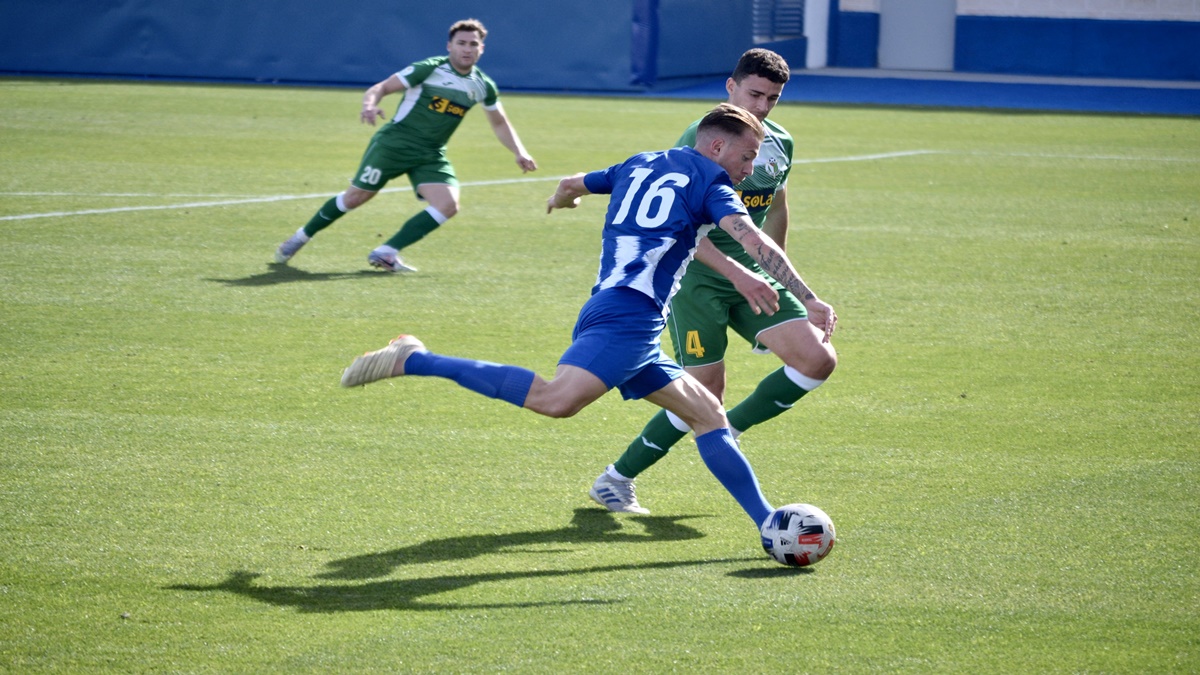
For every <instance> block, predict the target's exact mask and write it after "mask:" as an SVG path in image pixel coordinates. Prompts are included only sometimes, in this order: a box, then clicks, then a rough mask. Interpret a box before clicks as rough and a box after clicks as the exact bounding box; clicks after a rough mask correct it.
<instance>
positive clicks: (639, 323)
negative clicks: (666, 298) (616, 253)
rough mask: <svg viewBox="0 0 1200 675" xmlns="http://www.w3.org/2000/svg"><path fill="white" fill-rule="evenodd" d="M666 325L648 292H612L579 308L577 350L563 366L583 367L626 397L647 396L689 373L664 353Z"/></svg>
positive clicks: (574, 338)
mask: <svg viewBox="0 0 1200 675" xmlns="http://www.w3.org/2000/svg"><path fill="white" fill-rule="evenodd" d="M665 324H666V321H665V320H664V319H663V311H662V308H661V307H659V306H658V304H657V303H656V302H654V300H653V299H651V298H650V297H649V296H648V295H646V294H645V293H642V292H641V291H635V290H633V289H632V288H626V287H623V286H618V287H615V288H606V289H604V290H602V291H600V292H599V293H596V294H595V295H593V296H592V297H591V298H590V299H589V300H588V301H587V302H586V303H584V305H583V309H581V310H579V319H578V320H577V321H576V322H575V330H574V332H573V333H572V335H571V339H572V342H571V346H570V347H567V351H566V352H565V353H563V355H562V358H561V359H559V360H558V363H559V365H568V366H577V367H579V368H583V369H584V370H586V371H588V372H589V373H591V374H593V375H595V376H596V377H598V378H600V380H601V381H602V382H604V384H606V385H608V387H609V388H610V389H611V388H613V387H616V388H617V389H618V390H619V391H620V392H621V396H624V397H625V398H626V399H633V398H643V397H645V396H647V395H649V394H653V393H654V392H656V391H658V390H659V389H662V388H663V387H665V386H667V385H668V384H670V383H671V381H672V380H674V379H675V378H677V377H680V376H681V375H683V369H682V368H680V367H679V365H678V364H676V363H675V362H674V361H672V360H671V359H670V358H668V357H667V355H666V354H664V353H663V350H662V343H661V342H660V338H661V336H662V331H663V328H664V326H665Z"/></svg>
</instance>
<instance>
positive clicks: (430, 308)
mask: <svg viewBox="0 0 1200 675" xmlns="http://www.w3.org/2000/svg"><path fill="white" fill-rule="evenodd" d="M504 101H505V106H506V109H507V111H508V113H509V115H510V117H511V118H512V119H513V121H514V123H515V125H516V126H517V129H518V130H519V132H520V134H521V136H522V137H523V139H524V141H525V143H526V144H527V146H528V147H529V149H530V151H531V152H532V154H533V155H534V156H535V157H536V158H537V160H538V161H539V163H540V165H541V169H540V170H539V171H538V172H536V173H534V174H529V175H521V174H520V173H519V171H518V169H517V168H516V165H515V163H514V162H513V161H512V158H511V156H510V155H509V153H508V152H507V151H505V150H504V149H503V148H502V147H501V146H500V144H499V143H497V142H496V141H495V139H494V138H493V137H492V135H491V133H490V131H489V130H488V129H487V125H486V124H485V123H484V122H483V118H482V114H479V113H476V114H473V115H470V116H469V117H468V119H467V120H466V121H465V122H464V124H463V128H462V129H460V131H459V133H458V135H457V136H456V137H455V138H454V140H453V141H452V143H451V146H450V155H451V158H452V160H453V161H454V163H455V165H456V167H457V169H458V172H459V176H460V178H461V180H462V181H463V182H464V188H463V200H462V201H463V205H462V212H461V213H460V215H459V216H458V217H456V218H455V219H454V220H453V221H451V223H450V224H448V225H447V226H445V227H444V228H442V229H441V230H439V231H437V232H435V233H434V234H433V235H432V236H431V237H430V238H428V239H426V240H425V241H423V242H421V243H419V244H418V245H417V246H415V247H413V248H412V249H410V250H409V251H408V252H406V256H405V257H406V259H407V260H408V261H409V262H411V263H413V264H414V265H416V266H417V267H419V268H420V270H421V271H420V273H419V274H415V275H407V276H393V275H386V274H382V273H378V272H375V271H372V270H370V269H369V268H368V267H367V266H366V254H367V253H368V251H369V250H370V249H371V248H372V247H374V246H375V245H376V244H377V243H378V242H379V241H380V240H381V238H383V237H387V236H389V235H390V234H391V233H392V232H394V231H395V230H396V229H397V228H398V227H399V226H400V224H401V223H402V222H403V221H404V220H405V219H406V218H408V217H409V215H411V214H412V213H414V212H415V211H416V210H417V209H418V208H419V206H418V203H417V202H416V201H415V200H414V199H413V196H412V193H411V192H410V191H408V190H407V183H406V182H404V181H400V182H397V183H395V184H394V185H393V186H392V187H394V188H397V189H395V190H393V191H390V192H388V193H386V194H382V195H380V196H379V197H378V198H377V199H376V200H375V201H374V202H372V203H370V204H369V205H367V206H366V207H364V208H363V209H362V210H361V211H358V212H355V213H353V214H351V215H349V216H348V217H346V218H344V219H342V220H341V221H339V222H338V223H337V224H336V225H335V226H333V227H332V228H330V229H328V230H326V231H325V232H323V233H322V234H321V235H320V236H318V237H317V238H316V239H315V240H314V241H313V242H312V243H311V244H310V245H309V246H308V247H307V248H305V249H304V250H303V251H302V252H301V253H300V254H299V255H298V256H297V257H296V258H295V259H294V260H293V264H292V266H291V267H290V268H287V269H282V270H280V269H272V268H271V267H270V266H268V264H267V263H268V261H269V260H270V258H271V254H272V251H273V250H274V248H275V246H276V245H278V243H279V242H280V241H282V240H283V239H284V238H286V237H287V236H288V235H289V234H291V233H292V232H293V231H295V230H296V228H298V227H299V226H301V225H302V224H304V222H305V221H306V220H307V219H308V218H309V216H310V215H311V214H312V213H313V212H314V211H315V210H316V209H317V208H318V207H319V206H320V204H321V203H322V202H323V200H324V199H326V198H328V197H329V196H330V195H333V194H335V193H336V192H337V191H339V190H341V189H342V188H343V186H344V185H345V183H346V181H347V179H348V178H349V174H350V172H352V171H353V169H354V168H355V167H356V166H357V162H358V158H359V156H360V153H361V152H362V150H363V148H364V147H365V145H366V142H367V140H368V138H369V136H370V133H371V129H370V128H368V127H364V126H362V125H361V124H359V122H358V107H359V92H357V91H353V90H325V89H290V88H278V87H264V88H252V87H207V86H183V85H167V84H120V83H106V82H95V81H63V82H59V81H41V80H0V157H2V158H3V159H2V161H0V314H2V321H0V357H2V361H3V367H0V438H2V439H3V453H2V454H0V485H2V487H0V534H2V535H3V545H0V671H11V672H49V671H55V672H71V671H119V672H204V671H220V672H264V671H288V672H291V671H314V672H346V671H359V672H363V671H380V670H384V671H403V672H433V671H452V672H490V671H518V672H530V671H533V672H538V671H547V672H548V671H554V672H583V671H589V672H602V673H605V672H609V673H618V672H665V671H674V670H680V671H683V670H694V671H699V672H739V673H741V672H764V673H765V672H779V671H782V672H786V671H801V672H863V671H876V672H947V673H960V672H972V671H973V672H1010V671H1022V672H1196V671H1198V670H1200V609H1198V608H1200V579H1198V571H1200V565H1198V564H1197V559H1198V557H1200V556H1198V554H1200V488H1198V487H1197V486H1198V484H1200V452H1198V450H1200V442H1198V440H1200V438H1198V433H1197V430H1198V429H1200V426H1198V422H1200V376H1198V373H1200V350H1198V349H1197V346H1196V335H1197V332H1198V330H1200V228H1198V225H1200V120H1198V119H1196V118H1160V117H1123V116H1102V115H1055V114H1034V113H990V112H981V111H945V110H921V109H882V108H853V107H824V106H796V105H783V106H780V107H779V108H777V109H776V111H775V112H774V114H773V118H774V119H776V120H777V121H779V122H780V123H782V124H783V125H785V126H786V127H787V128H788V129H790V130H791V131H792V133H793V134H794V135H795V137H796V142H797V148H798V150H797V162H796V165H795V168H794V170H793V172H792V174H791V179H790V184H789V193H790V194H789V198H790V199H789V204H790V207H791V210H792V214H793V221H792V222H793V225H792V233H791V237H790V241H789V249H790V253H791V256H792V258H793V260H795V261H796V262H797V265H798V267H799V268H800V270H801V272H802V274H803V275H804V276H805V278H806V280H807V281H808V282H809V283H810V284H811V285H812V286H813V287H814V289H815V290H816V291H817V292H818V293H819V294H820V295H821V296H822V297H823V298H825V299H826V300H828V301H829V302H831V303H832V304H833V305H834V306H835V307H836V308H837V310H838V313H839V316H840V319H841V321H840V327H839V330H838V332H837V334H836V335H835V342H836V346H837V348H838V351H839V354H840V358H841V361H840V365H839V367H838V370H837V372H836V373H835V374H834V376H833V378H832V379H831V380H830V381H829V382H828V384H827V385H826V386H825V387H823V388H822V389H820V390H818V391H817V392H816V393H814V394H813V395H812V396H811V397H809V398H807V399H805V400H804V401H802V402H801V403H800V404H798V405H797V407H796V408H795V409H794V410H793V411H791V412H789V413H788V414H787V415H785V416H783V417H781V418H779V419H777V420H775V421H773V422H771V423H769V424H766V425H763V426H761V427H758V428H755V429H753V430H752V431H751V432H750V433H748V434H746V435H745V436H744V437H743V448H744V450H745V452H746V454H747V456H748V457H749V458H750V459H751V461H752V462H753V464H754V466H755V468H756V470H757V472H758V475H759V478H760V480H761V482H762V484H763V488H764V490H765V492H766V494H767V495H768V497H769V498H770V499H771V500H772V501H773V502H774V503H776V504H783V503H787V502H793V501H805V502H811V503H813V504H817V505H819V506H820V507H822V508H823V509H825V510H826V511H827V512H828V513H829V514H830V515H831V516H832V517H833V519H834V521H835V522H836V523H837V526H838V533H839V541H838V545H837V548H836V550H834V552H833V553H832V554H831V555H830V557H829V558H827V559H826V560H824V561H823V562H821V563H820V564H818V565H816V566H815V567H812V568H809V569H807V570H803V571H799V572H797V571H793V570H789V569H785V568H783V567H781V566H779V565H776V564H775V563H773V562H770V561H769V560H768V559H767V558H766V556H765V555H764V554H763V552H762V551H761V549H760V548H759V546H758V542H757V540H756V533H755V531H754V530H753V528H752V527H751V524H750V522H749V521H748V519H747V518H746V517H745V516H744V515H743V514H742V512H741V511H740V510H739V509H738V507H737V505H736V504H735V503H734V502H733V500H732V499H731V498H729V496H728V495H727V494H725V493H724V492H723V491H722V490H721V489H720V487H719V486H718V485H717V483H716V481H715V480H713V479H712V477H711V476H710V475H709V474H708V472H707V471H706V469H705V468H704V466H703V464H702V463H701V462H700V461H699V460H698V458H697V456H696V453H695V448H694V446H693V445H692V444H691V442H690V441H687V442H684V443H682V444H680V445H679V446H678V447H677V448H676V449H675V450H674V451H673V452H672V453H671V455H670V456H668V457H667V458H666V459H665V460H663V462H662V463H660V464H659V465H658V466H656V467H655V468H654V469H652V470H651V471H649V472H647V473H646V474H645V475H643V477H642V478H641V479H640V480H639V492H640V496H641V498H642V501H643V504H644V505H646V506H647V507H649V508H650V509H651V510H652V511H653V515H651V516H649V517H615V516H612V515H610V514H608V513H607V512H604V511H602V510H600V509H599V508H598V507H596V506H594V505H592V504H591V503H590V502H589V501H588V499H587V494H586V491H587V488H588V486H589V485H590V483H591V481H592V479H593V478H594V477H595V476H596V475H597V473H598V472H599V471H600V470H601V469H603V467H604V466H605V464H607V463H608V462H610V461H612V460H614V459H615V458H616V457H617V456H618V455H619V454H620V452H621V451H622V450H623V449H624V447H625V445H626V444H627V443H628V442H629V441H630V439H631V438H632V437H633V436H634V434H636V433H637V432H638V431H639V430H640V429H641V426H642V424H643V423H644V422H645V420H646V419H647V418H648V417H649V416H650V414H651V413H652V408H651V406H650V405H649V404H646V403H643V402H633V403H630V402H623V401H621V400H620V398H619V396H617V395H616V394H610V395H609V396H606V397H605V398H603V399H601V400H600V401H599V402H598V403H597V404H595V405H594V406H592V407H590V408H588V409H587V410H585V411H584V412H583V413H581V414H580V415H579V416H578V417H576V418H574V419H570V420H548V419H543V418H540V417H537V416H536V415H533V414H531V413H528V412H526V411H522V410H518V409H516V408H514V407H512V406H509V405H507V404H505V403H501V402H498V401H491V400H488V399H484V398H482V397H479V396H477V395H474V394H472V393H470V392H467V391H465V390H462V389H459V388H458V387H456V386H454V385H453V384H451V383H449V382H446V381H441V380H432V379H416V378H415V379H413V380H393V381H390V382H386V383H382V384H377V385H372V386H371V387H366V388H363V389H356V390H343V389H341V388H340V387H339V386H338V378H339V375H340V373H341V370H342V368H343V367H345V366H346V365H347V364H348V363H349V362H350V361H351V360H352V359H353V358H354V356H356V355H357V354H358V353H361V352H362V351H364V350H367V349H374V348H376V347H378V346H380V345H382V344H384V343H385V342H386V341H387V340H388V339H390V338H392V337H394V336H395V335H396V334H397V333H400V332H409V333H414V334H416V335H419V336H420V337H421V338H422V339H424V340H425V342H426V343H427V344H428V345H429V346H430V347H431V348H433V349H435V350H439V351H442V352H444V353H449V354H455V355H462V356H472V357H476V358H485V359H490V360H495V361H502V362H508V363H515V364H518V365H522V366H526V367H529V368H533V369H535V370H537V371H538V372H540V373H542V374H543V375H550V374H551V373H552V372H553V368H554V364H555V362H556V359H557V357H558V355H559V354H560V353H561V351H562V350H563V348H565V346H566V345H567V343H568V340H569V334H570V329H571V325H572V323H573V321H574V317H575V313H576V311H577V310H578V308H579V306H580V305H581V303H582V302H583V300H584V299H585V298H586V296H587V293H588V290H589V288H590V286H591V283H592V281H593V278H594V275H595V272H596V260H597V254H598V241H599V239H598V232H599V225H600V222H601V218H602V212H603V209H604V206H605V200H604V199H603V198H602V197H593V198H591V199H590V200H587V201H586V204H585V205H584V206H583V207H581V208H580V209H578V210H576V211H570V212H556V213H554V214H552V215H549V216H547V215H546V214H545V208H544V206H545V204H544V202H545V198H546V197H547V196H549V194H550V193H551V192H552V190H553V187H554V180H555V178H556V177H559V176H563V175H568V174H571V173H574V172H576V171H582V170H589V169H595V168H601V167H604V166H607V165H609V164H611V163H614V162H616V161H619V160H622V159H624V158H625V157H626V156H628V155H630V154H632V153H634V152H636V151H640V150H647V149H657V148H661V147H665V146H667V145H669V144H670V143H671V142H673V141H674V140H675V139H676V138H677V137H678V134H679V132H680V130H682V129H683V128H684V127H685V126H686V125H687V124H688V123H689V122H691V121H692V120H693V119H695V118H696V117H698V116H699V115H700V114H701V113H702V112H703V111H704V110H706V109H707V108H708V107H710V104H711V103H715V102H704V101H661V100H645V99H637V98H613V99H604V98H570V97H542V96H523V95H508V96H506V97H505V99H504ZM394 104H395V101H392V102H391V103H389V107H391V106H393V105H394ZM776 363H777V362H776V360H775V359H774V358H773V357H763V356H755V355H753V354H750V353H749V350H748V349H745V348H743V347H742V346H741V345H739V346H737V347H736V348H735V349H734V350H733V351H732V352H731V353H730V355H729V358H728V368H729V373H730V386H729V394H728V398H729V400H730V401H731V402H736V401H738V400H740V399H741V398H742V397H744V396H745V395H746V394H747V393H748V392H749V391H750V390H751V388H752V387H753V386H754V385H755V384H756V383H757V382H758V380H759V379H760V378H761V377H763V376H764V375H765V374H766V373H767V372H769V371H770V370H772V369H774V368H775V367H776Z"/></svg>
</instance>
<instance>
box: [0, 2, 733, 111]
mask: <svg viewBox="0 0 1200 675" xmlns="http://www.w3.org/2000/svg"><path fill="white" fill-rule="evenodd" d="M697 3H699V4H700V7H699V8H698V9H697V7H696V5H697ZM750 4H751V0H603V1H602V2H585V1H581V0H575V1H574V2H570V3H569V6H568V3H566V2H559V3H549V4H548V3H546V2H543V1H542V0H507V1H505V2H496V1H495V0H457V1H456V2H453V3H429V2H416V1H414V0H391V1H390V2H379V1H375V2H367V3H346V2H344V1H339V2H334V1H332V0H253V1H252V2H248V1H246V0H203V1H198V0H91V1H84V0H0V72H5V73H17V74H28V75H64V74H71V75H94V76H109V77H153V78H182V79H193V78H194V79H211V80H222V81H250V82H285V83H317V84H351V85H366V84H370V83H374V82H377V81H379V80H381V79H383V78H385V77H387V76H388V75H389V74H391V73H392V72H395V71H396V70H399V69H400V68H402V67H404V66H405V65H407V64H408V63H410V62H412V61H414V60H417V59H419V58H424V57H426V56H432V55H435V54H444V53H445V50H446V40H447V35H446V30H447V29H448V28H449V27H450V24H451V23H453V22H454V21H455V20H458V19H462V18H466V17H475V18H478V19H480V20H481V21H483V22H484V24H485V25H486V26H487V27H488V30H489V36H488V40H487V50H486V53H485V54H484V57H483V60H482V61H481V62H480V65H481V67H482V68H483V69H484V70H485V71H486V72H487V73H488V74H489V75H491V76H492V77H493V78H494V79H495V80H496V81H497V82H498V83H499V84H500V86H501V88H505V89H512V88H520V89H550V90H599V91H605V90H636V89H643V88H645V87H644V86H642V85H639V84H635V83H634V80H635V73H634V71H635V66H636V68H637V70H638V71H639V73H640V77H642V78H643V79H646V75H649V78H648V79H649V81H648V82H643V84H653V83H654V82H655V80H656V79H664V80H665V79H668V78H686V77H691V76H700V75H705V76H707V75H711V74H712V73H726V72H728V71H729V69H730V68H731V67H732V64H733V62H734V61H736V59H737V57H738V55H740V54H741V53H742V51H744V50H746V49H748V48H749V47H751V46H752V44H751V42H752V36H751V24H750V13H749V8H750ZM635 6H638V7H639V10H640V11H642V12H643V13H646V12H649V14H650V18H651V20H654V19H657V20H658V22H659V23H658V26H657V27H656V30H654V31H653V34H652V35H649V36H647V35H645V34H642V35H640V36H639V39H640V40H641V43H640V44H639V45H638V48H639V49H640V55H639V58H642V59H650V61H649V62H648V63H644V62H643V63H636V64H635V63H634V55H635V51H636V50H635V41H634V34H635V31H634V28H633V18H634V9H635ZM647 38H648V39H649V40H650V41H649V42H647V41H646V40H647Z"/></svg>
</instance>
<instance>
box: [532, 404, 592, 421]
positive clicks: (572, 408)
mask: <svg viewBox="0 0 1200 675" xmlns="http://www.w3.org/2000/svg"><path fill="white" fill-rule="evenodd" d="M583 408H584V406H583V405H580V404H578V403H576V402H574V401H552V402H548V403H544V404H542V405H540V406H538V408H537V409H536V410H535V412H539V413H541V414H543V415H545V416H546V417H553V418H554V419H566V418H568V417H574V416H575V415H576V414H578V413H579V411H580V410H583Z"/></svg>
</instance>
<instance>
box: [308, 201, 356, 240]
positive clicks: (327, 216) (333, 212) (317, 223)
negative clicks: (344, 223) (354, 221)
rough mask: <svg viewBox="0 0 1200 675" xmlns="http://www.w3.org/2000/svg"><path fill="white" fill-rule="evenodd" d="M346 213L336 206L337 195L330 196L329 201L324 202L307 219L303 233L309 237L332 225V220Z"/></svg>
mask: <svg viewBox="0 0 1200 675" xmlns="http://www.w3.org/2000/svg"><path fill="white" fill-rule="evenodd" d="M346 213H347V212H346V211H342V210H341V209H339V208H338V205H337V197H331V198H330V199H329V201H327V202H325V204H324V206H322V207H321V208H320V209H318V210H317V212H316V213H315V214H313V217H312V220H310V221H308V224H307V225H305V226H304V234H307V235H308V236H310V237H311V236H313V235H314V234H316V233H318V232H320V231H321V230H323V229H325V228H327V227H329V226H330V225H332V224H333V221H335V220H337V219H338V218H341V217H342V216H344V215H346Z"/></svg>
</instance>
